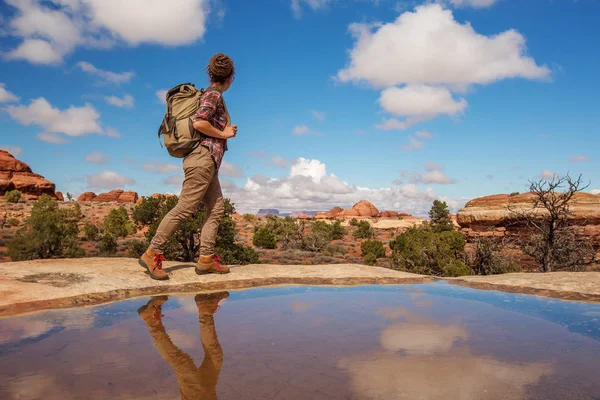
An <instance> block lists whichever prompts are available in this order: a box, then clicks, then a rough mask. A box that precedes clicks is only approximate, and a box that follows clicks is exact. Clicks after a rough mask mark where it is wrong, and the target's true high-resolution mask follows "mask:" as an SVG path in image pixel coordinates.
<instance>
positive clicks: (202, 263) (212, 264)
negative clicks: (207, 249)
mask: <svg viewBox="0 0 600 400" xmlns="http://www.w3.org/2000/svg"><path fill="white" fill-rule="evenodd" d="M196 273H197V274H198V275H205V274H212V273H216V274H227V273H229V267H227V266H225V265H221V258H220V257H219V256H218V255H216V254H213V255H212V256H203V255H201V256H200V258H199V259H198V265H196Z"/></svg>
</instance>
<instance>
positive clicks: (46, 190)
mask: <svg viewBox="0 0 600 400" xmlns="http://www.w3.org/2000/svg"><path fill="white" fill-rule="evenodd" d="M11 190H18V191H20V192H21V194H22V196H23V198H24V199H25V200H37V199H38V197H40V196H41V195H43V194H47V195H49V196H50V197H52V198H53V199H57V198H58V197H57V195H56V193H55V190H56V186H55V185H54V183H52V182H50V181H48V180H46V178H44V177H43V176H41V175H38V174H35V173H33V171H31V168H30V167H29V165H27V164H25V163H24V162H23V161H19V160H17V159H16V158H15V157H14V156H13V155H12V154H10V153H9V152H8V151H5V150H0V196H4V195H5V194H6V192H10V191H11Z"/></svg>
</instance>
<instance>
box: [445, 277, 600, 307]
mask: <svg viewBox="0 0 600 400" xmlns="http://www.w3.org/2000/svg"><path fill="white" fill-rule="evenodd" d="M446 280H447V281H448V282H450V283H454V284H458V285H461V286H467V287H470V288H473V289H484V290H498V291H501V292H509V293H519V294H530V295H535V296H542V297H551V298H555V299H561V300H574V301H587V302H599V303H600V272H551V273H545V274H542V273H517V274H504V275H488V276H464V277H460V278H446Z"/></svg>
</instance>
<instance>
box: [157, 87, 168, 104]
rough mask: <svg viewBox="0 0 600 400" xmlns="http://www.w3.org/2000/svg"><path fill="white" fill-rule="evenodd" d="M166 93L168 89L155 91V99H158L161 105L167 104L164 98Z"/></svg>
mask: <svg viewBox="0 0 600 400" xmlns="http://www.w3.org/2000/svg"><path fill="white" fill-rule="evenodd" d="M168 91H169V90H168V89H160V90H157V91H156V97H158V100H159V101H160V102H161V103H163V104H167V100H166V96H167V92H168Z"/></svg>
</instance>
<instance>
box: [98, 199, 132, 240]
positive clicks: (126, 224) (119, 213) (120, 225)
mask: <svg viewBox="0 0 600 400" xmlns="http://www.w3.org/2000/svg"><path fill="white" fill-rule="evenodd" d="M104 232H105V233H107V234H109V235H111V236H114V237H115V238H119V237H123V238H124V237H127V235H129V234H130V233H133V232H135V226H134V225H133V223H132V222H131V221H130V220H129V214H128V213H127V209H126V208H125V207H123V206H121V207H119V208H113V209H112V210H110V212H109V213H108V215H107V216H106V217H104Z"/></svg>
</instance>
